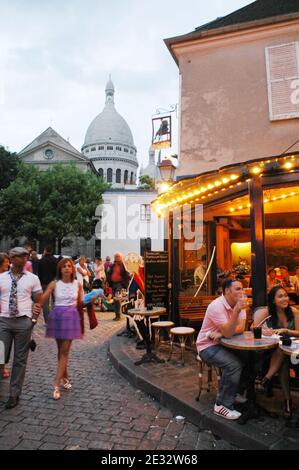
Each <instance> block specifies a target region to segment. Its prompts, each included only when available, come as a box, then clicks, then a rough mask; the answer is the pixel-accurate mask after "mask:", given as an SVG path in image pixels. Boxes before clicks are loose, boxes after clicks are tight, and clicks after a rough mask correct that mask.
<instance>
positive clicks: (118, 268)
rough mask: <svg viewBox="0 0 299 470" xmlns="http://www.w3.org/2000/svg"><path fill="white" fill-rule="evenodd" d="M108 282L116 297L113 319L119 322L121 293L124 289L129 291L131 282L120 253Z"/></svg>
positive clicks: (116, 255) (117, 254) (108, 276)
mask: <svg viewBox="0 0 299 470" xmlns="http://www.w3.org/2000/svg"><path fill="white" fill-rule="evenodd" d="M107 280H108V282H109V285H110V287H112V291H113V297H114V305H115V318H113V320H115V321H118V320H120V310H121V300H120V296H121V291H122V289H127V288H128V286H129V282H130V274H129V273H128V272H127V270H126V268H125V265H124V263H123V258H122V255H121V253H119V252H117V253H115V255H114V263H113V264H112V265H111V267H110V270H109V271H108V274H107Z"/></svg>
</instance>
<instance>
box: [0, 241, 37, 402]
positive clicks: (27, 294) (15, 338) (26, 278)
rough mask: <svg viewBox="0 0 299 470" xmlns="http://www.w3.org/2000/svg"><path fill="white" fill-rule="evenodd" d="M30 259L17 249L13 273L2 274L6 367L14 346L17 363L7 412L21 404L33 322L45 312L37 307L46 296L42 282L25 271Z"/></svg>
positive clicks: (0, 314)
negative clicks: (42, 297) (43, 292)
mask: <svg viewBox="0 0 299 470" xmlns="http://www.w3.org/2000/svg"><path fill="white" fill-rule="evenodd" d="M28 256H29V253H28V251H27V250H26V249H25V248H22V247H15V248H13V249H12V250H10V252H9V257H10V261H11V265H12V266H11V269H10V270H9V271H7V272H4V273H2V274H0V301H1V302H0V306H1V308H0V341H2V342H3V343H4V347H5V356H6V357H5V359H6V360H5V362H6V363H7V362H8V355H9V353H10V350H11V347H12V343H13V344H14V359H13V366H12V371H11V380H10V389H9V399H8V401H7V403H6V405H5V406H6V408H14V407H15V406H16V405H17V404H18V402H19V397H20V395H21V392H22V386H23V382H24V377H25V372H26V364H27V358H28V352H29V342H30V339H31V333H32V327H33V325H34V323H33V321H34V322H36V319H37V317H38V315H39V313H40V310H41V309H40V305H39V304H37V302H39V300H40V298H41V294H42V287H41V284H40V281H39V279H38V277H37V276H36V275H35V274H32V273H31V272H28V271H26V270H25V269H24V268H25V264H26V260H27V259H28ZM32 298H33V299H34V300H32Z"/></svg>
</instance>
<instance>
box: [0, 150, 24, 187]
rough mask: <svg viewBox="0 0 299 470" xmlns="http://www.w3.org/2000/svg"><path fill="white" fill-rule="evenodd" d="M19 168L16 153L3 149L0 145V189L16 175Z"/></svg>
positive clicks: (6, 185)
mask: <svg viewBox="0 0 299 470" xmlns="http://www.w3.org/2000/svg"><path fill="white" fill-rule="evenodd" d="M18 170H19V158H18V156H17V154H16V153H11V152H9V151H8V150H5V148H4V147H3V146H1V145H0V190H1V189H3V188H7V187H8V186H9V185H10V183H11V182H12V181H13V180H14V179H15V178H16V177H17V174H18Z"/></svg>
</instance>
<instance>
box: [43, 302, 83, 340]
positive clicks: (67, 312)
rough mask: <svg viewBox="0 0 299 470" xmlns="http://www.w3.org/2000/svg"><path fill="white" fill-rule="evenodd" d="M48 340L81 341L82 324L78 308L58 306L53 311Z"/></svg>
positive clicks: (50, 318)
mask: <svg viewBox="0 0 299 470" xmlns="http://www.w3.org/2000/svg"><path fill="white" fill-rule="evenodd" d="M46 337H47V338H55V339H81V338H82V331H81V323H80V316H79V312H78V310H77V307H75V306H73V305H71V306H68V307H64V306H57V307H54V308H53V310H52V311H51V313H50V315H49V318H48V325H47V331H46Z"/></svg>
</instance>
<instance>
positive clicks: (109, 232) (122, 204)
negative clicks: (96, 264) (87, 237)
mask: <svg viewBox="0 0 299 470" xmlns="http://www.w3.org/2000/svg"><path fill="white" fill-rule="evenodd" d="M155 197H156V192H154V191H140V190H135V191H107V192H105V193H104V194H103V200H104V213H103V219H102V233H101V240H102V248H101V253H102V257H103V258H105V257H106V256H110V257H112V256H113V254H114V253H115V252H116V251H120V252H121V253H122V254H127V253H129V252H134V253H138V254H140V239H141V238H147V237H150V238H151V240H152V242H151V249H152V250H154V251H159V250H163V247H164V230H163V228H164V221H163V219H159V218H158V217H157V216H156V214H155V213H154V212H153V211H151V220H150V221H141V220H140V207H141V205H142V204H150V203H151V201H153V199H155ZM106 211H107V212H106ZM106 214H107V215H106ZM118 220H120V224H118ZM132 234H133V235H134V239H132V237H131V236H130V235H132ZM97 236H98V234H97Z"/></svg>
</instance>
